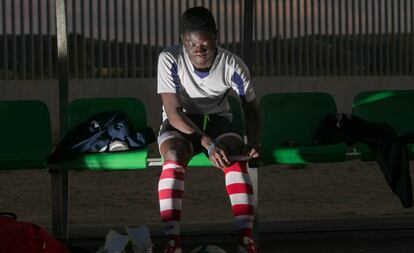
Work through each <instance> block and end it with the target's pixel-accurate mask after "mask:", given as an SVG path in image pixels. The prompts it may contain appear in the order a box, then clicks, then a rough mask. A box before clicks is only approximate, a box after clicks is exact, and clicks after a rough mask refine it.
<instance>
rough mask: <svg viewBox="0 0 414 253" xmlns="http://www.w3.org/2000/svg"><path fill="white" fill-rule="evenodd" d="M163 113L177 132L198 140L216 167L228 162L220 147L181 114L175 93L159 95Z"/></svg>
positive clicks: (221, 166) (222, 166)
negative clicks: (192, 135) (193, 136)
mask: <svg viewBox="0 0 414 253" xmlns="http://www.w3.org/2000/svg"><path fill="white" fill-rule="evenodd" d="M161 99H162V103H163V105H164V111H165V113H166V114H167V118H168V121H169V122H170V124H171V125H172V126H173V127H175V128H176V129H177V130H179V131H181V132H183V133H185V134H194V135H196V136H197V137H199V138H200V142H201V145H202V146H203V147H204V148H205V149H207V150H208V151H209V155H210V160H211V161H212V162H213V164H214V165H215V166H216V167H219V168H225V167H227V166H228V164H229V163H230V160H229V158H228V156H227V154H226V152H225V151H224V149H222V147H220V145H218V144H217V143H214V141H213V139H211V138H210V137H209V136H207V135H206V134H204V133H203V131H201V129H200V128H198V127H197V125H196V124H194V122H192V121H191V120H190V119H189V118H188V117H187V116H186V115H185V114H184V112H183V110H182V108H181V104H180V101H179V99H178V97H177V94H175V93H161Z"/></svg>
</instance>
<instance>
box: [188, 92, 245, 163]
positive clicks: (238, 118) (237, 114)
mask: <svg viewBox="0 0 414 253" xmlns="http://www.w3.org/2000/svg"><path fill="white" fill-rule="evenodd" d="M227 101H228V102H229V104H230V108H231V112H232V113H233V121H232V123H233V125H234V127H235V128H236V129H237V130H238V131H239V132H240V133H242V134H244V133H245V131H244V114H243V109H242V107H241V105H240V102H239V101H238V100H237V98H235V97H233V96H228V100H227ZM188 166H193V167H211V166H213V164H212V163H211V161H210V159H208V157H207V156H206V155H205V154H204V153H200V154H197V155H195V156H193V158H192V159H191V160H190V162H189V163H188Z"/></svg>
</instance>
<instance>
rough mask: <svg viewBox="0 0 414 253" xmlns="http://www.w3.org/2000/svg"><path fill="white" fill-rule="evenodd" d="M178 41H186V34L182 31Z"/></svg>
mask: <svg viewBox="0 0 414 253" xmlns="http://www.w3.org/2000/svg"><path fill="white" fill-rule="evenodd" d="M178 41H179V42H180V43H183V42H184V34H182V33H180V37H179V38H178Z"/></svg>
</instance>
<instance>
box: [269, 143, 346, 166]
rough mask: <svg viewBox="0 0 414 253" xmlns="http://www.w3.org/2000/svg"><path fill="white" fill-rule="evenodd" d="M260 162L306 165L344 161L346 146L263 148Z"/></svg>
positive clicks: (342, 144) (343, 144)
mask: <svg viewBox="0 0 414 253" xmlns="http://www.w3.org/2000/svg"><path fill="white" fill-rule="evenodd" d="M262 154H263V157H262V161H263V162H264V163H265V164H274V163H277V164H307V163H310V162H342V161H345V155H346V144H345V143H338V144H332V145H320V146H297V147H284V146H277V147H276V148H274V149H268V148H266V147H263V149H262Z"/></svg>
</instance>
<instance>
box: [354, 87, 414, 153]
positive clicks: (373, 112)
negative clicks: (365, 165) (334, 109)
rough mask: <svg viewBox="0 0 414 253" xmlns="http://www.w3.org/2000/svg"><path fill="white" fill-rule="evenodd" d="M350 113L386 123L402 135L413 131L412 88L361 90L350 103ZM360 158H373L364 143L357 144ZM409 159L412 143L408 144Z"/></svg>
mask: <svg viewBox="0 0 414 253" xmlns="http://www.w3.org/2000/svg"><path fill="white" fill-rule="evenodd" d="M352 114H353V115H355V116H358V117H360V118H362V119H364V120H367V121H371V122H375V123H387V124H389V125H390V126H391V127H392V128H393V129H394V130H395V132H396V133H397V135H399V136H402V135H405V134H408V133H412V132H414V90H382V91H378V90H377V91H375V90H370V91H363V92H360V93H358V94H357V95H356V96H355V98H354V101H353V104H352ZM357 150H358V151H359V152H361V159H362V160H374V159H375V157H374V154H373V153H372V151H371V150H370V148H369V147H368V146H367V145H366V144H363V143H361V144H358V145H357ZM408 152H409V155H410V159H414V144H408Z"/></svg>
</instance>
